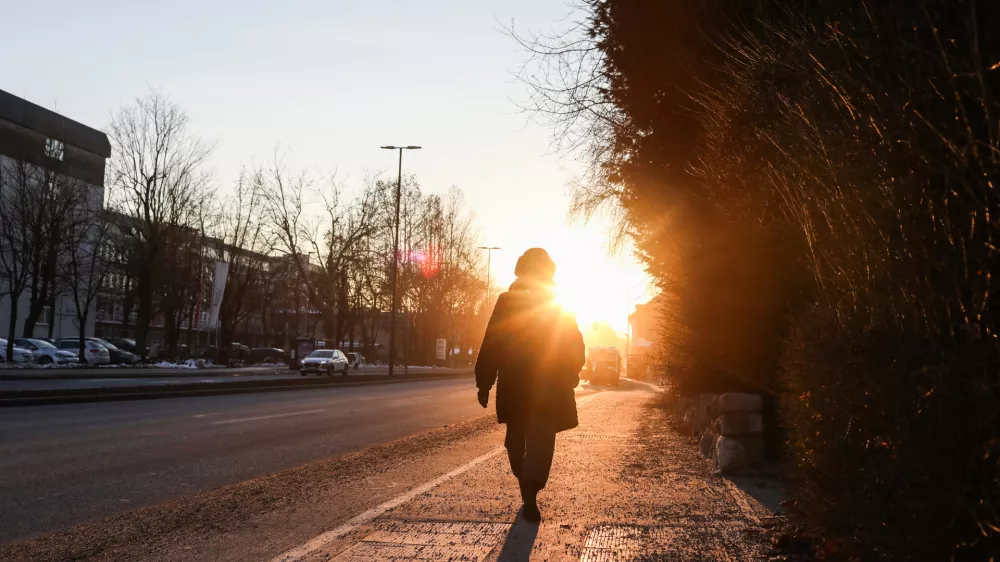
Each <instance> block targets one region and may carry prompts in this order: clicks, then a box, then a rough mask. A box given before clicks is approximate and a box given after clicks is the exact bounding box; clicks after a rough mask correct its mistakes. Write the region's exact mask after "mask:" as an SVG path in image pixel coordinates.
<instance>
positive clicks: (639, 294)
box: [499, 226, 651, 334]
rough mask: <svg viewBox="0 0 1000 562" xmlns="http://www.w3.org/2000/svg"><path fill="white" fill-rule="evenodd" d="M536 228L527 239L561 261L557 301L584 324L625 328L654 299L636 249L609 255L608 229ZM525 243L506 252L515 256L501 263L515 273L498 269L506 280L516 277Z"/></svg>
mask: <svg viewBox="0 0 1000 562" xmlns="http://www.w3.org/2000/svg"><path fill="white" fill-rule="evenodd" d="M535 234H536V235H537V239H533V240H532V241H530V242H528V243H529V244H531V245H532V246H537V247H542V248H545V250H546V251H547V252H548V253H549V255H550V256H551V257H552V259H553V261H555V262H556V277H555V296H556V302H557V303H558V304H559V305H560V306H561V307H562V308H563V309H564V310H565V311H567V312H569V313H571V314H573V315H574V316H576V319H577V322H578V323H579V325H580V327H581V329H582V328H585V327H590V326H591V325H592V324H594V323H595V322H596V323H599V324H607V325H608V326H609V327H610V328H611V329H612V330H614V331H616V332H618V333H620V334H624V333H626V332H627V331H628V316H629V314H630V313H631V311H632V310H633V309H634V306H635V305H636V304H637V303H643V302H646V301H647V300H649V296H650V295H648V294H647V287H650V286H651V285H650V284H649V283H648V277H647V276H646V275H645V273H644V272H643V271H642V268H641V267H640V266H639V264H638V263H637V262H636V261H635V259H634V258H633V257H632V254H631V253H629V252H628V251H627V250H623V251H622V252H620V253H618V254H616V255H610V254H609V253H608V252H607V245H606V241H607V239H606V236H605V234H603V231H601V230H599V229H595V228H583V227H579V226H577V227H566V228H562V229H553V230H551V231H549V232H546V233H535ZM533 238H535V237H534V236H533ZM529 247H530V246H529ZM526 249H527V247H524V248H520V247H519V248H516V250H515V251H511V252H510V253H509V254H508V255H504V256H503V257H502V258H501V259H506V260H509V261H510V262H511V263H510V265H509V266H502V269H501V271H504V272H510V273H501V274H500V275H499V278H500V279H501V280H502V283H501V284H504V283H506V284H509V283H510V281H513V275H511V273H513V269H514V264H513V262H514V261H516V259H517V256H519V255H521V253H523V251H524V250H526ZM508 267H509V269H508ZM508 279H509V280H508Z"/></svg>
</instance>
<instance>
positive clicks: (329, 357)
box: [299, 349, 351, 377]
mask: <svg viewBox="0 0 1000 562" xmlns="http://www.w3.org/2000/svg"><path fill="white" fill-rule="evenodd" d="M350 368H351V366H350V365H348V364H347V356H345V355H344V353H343V352H342V351H340V350H337V349H317V350H316V351H314V352H312V353H310V354H309V355H307V356H306V357H305V358H304V359H303V360H302V363H300V364H299V374H301V375H302V376H303V377H304V376H306V373H316V374H320V375H321V374H326V375H327V376H330V375H332V374H334V373H336V372H340V374H342V375H344V376H347V371H348V369H350Z"/></svg>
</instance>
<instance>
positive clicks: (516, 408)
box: [476, 248, 584, 522]
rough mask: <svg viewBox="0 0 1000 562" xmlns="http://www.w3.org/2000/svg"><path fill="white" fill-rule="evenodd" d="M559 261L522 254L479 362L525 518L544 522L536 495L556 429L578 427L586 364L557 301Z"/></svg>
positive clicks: (538, 253)
mask: <svg viewBox="0 0 1000 562" xmlns="http://www.w3.org/2000/svg"><path fill="white" fill-rule="evenodd" d="M555 272H556V264H555V263H554V262H553V261H552V259H551V258H550V257H549V254H548V253H547V252H546V251H545V250H543V249H541V248H532V249H530V250H528V251H527V252H525V253H524V255H522V256H521V257H520V258H519V259H518V260H517V266H516V267H515V268H514V274H515V275H517V280H516V281H514V283H513V284H511V286H510V289H509V290H508V291H507V292H505V293H503V294H501V295H500V297H499V298H497V304H496V307H495V308H494V309H493V314H492V316H490V321H489V325H488V326H487V328H486V336H485V337H484V338H483V345H482V347H481V348H480V350H479V357H478V359H477V360H476V386H477V387H478V388H479V403H480V404H482V406H483V407H484V408H485V407H486V405H487V403H488V402H489V396H490V388H492V387H493V383H494V382H495V383H496V385H497V421H498V422H499V423H505V424H507V437H506V439H504V446H505V447H506V448H507V455H508V456H509V457H510V469H511V472H513V473H514V476H516V477H517V479H518V481H519V482H520V486H521V498H522V499H523V500H524V508H523V510H522V515H523V516H524V518H525V520H527V521H533V522H537V521H540V520H541V513H540V512H539V511H538V504H537V502H536V498H537V495H538V491H539V490H541V489H542V488H544V487H545V483H546V482H547V481H548V478H549V469H550V467H551V466H552V454H553V452H554V451H555V444H556V433H558V432H560V431H566V430H567V429H572V428H574V427H576V426H577V424H578V421H577V416H576V395H575V394H574V391H573V389H574V388H575V387H576V385H577V384H579V383H580V369H581V368H582V367H583V363H584V347H583V336H581V334H580V329H579V328H578V327H577V324H576V319H575V318H574V317H573V316H572V315H570V314H567V313H566V312H564V311H563V310H562V309H560V307H559V306H558V305H557V304H556V303H555V299H554V293H553V291H554V288H555V285H554V283H553V281H552V278H553V276H554V275H555Z"/></svg>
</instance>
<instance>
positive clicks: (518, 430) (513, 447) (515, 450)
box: [503, 422, 524, 480]
mask: <svg viewBox="0 0 1000 562" xmlns="http://www.w3.org/2000/svg"><path fill="white" fill-rule="evenodd" d="M503 445H504V447H506V448H507V458H508V459H510V472H511V473H512V474H513V475H514V477H515V478H517V479H518V480H520V479H521V476H522V472H523V470H524V424H523V423H513V422H508V423H507V436H506V437H505V438H504V440H503Z"/></svg>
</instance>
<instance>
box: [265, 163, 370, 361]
mask: <svg viewBox="0 0 1000 562" xmlns="http://www.w3.org/2000/svg"><path fill="white" fill-rule="evenodd" d="M255 178H256V179H257V181H258V182H260V185H261V188H262V192H263V193H264V197H265V214H266V216H267V218H268V220H269V223H270V226H271V228H272V229H273V235H274V246H275V249H276V250H277V251H278V252H281V253H283V254H285V255H287V256H290V258H291V260H292V262H293V263H294V265H295V267H296V269H297V270H298V272H299V275H300V276H301V279H303V280H304V286H305V287H304V288H305V290H306V294H307V296H308V300H309V302H310V304H311V305H312V306H314V307H315V308H316V309H318V310H319V311H320V312H321V314H322V315H323V324H324V329H325V331H326V337H327V338H333V339H334V340H335V341H338V342H339V341H340V338H341V337H342V336H343V333H344V327H345V322H346V318H347V310H348V308H349V302H348V294H349V271H350V266H351V263H352V260H353V258H355V257H356V255H357V254H358V252H361V251H363V250H365V241H366V240H367V239H368V238H369V237H371V236H372V235H373V234H374V233H375V232H376V231H377V228H378V225H379V221H378V220H377V218H378V216H379V212H380V211H381V206H380V205H379V204H378V201H379V197H378V193H379V190H378V182H377V181H375V178H370V180H369V181H368V182H367V185H366V186H365V188H364V189H363V190H362V192H361V194H360V195H358V196H357V197H355V198H353V199H345V197H344V195H343V190H342V189H341V188H340V186H338V185H337V184H336V182H335V181H333V180H330V181H329V182H328V184H327V189H326V190H323V189H316V188H315V187H314V185H315V184H314V183H313V182H312V181H311V180H310V178H309V177H308V176H307V175H306V174H299V175H290V174H289V173H288V172H287V171H286V170H285V169H284V166H283V164H282V162H281V160H280V159H276V160H275V163H274V165H273V166H271V167H270V168H268V169H261V170H258V171H257V172H256V173H255ZM316 203H318V204H317V205H316V208H318V209H320V210H319V211H318V212H317V213H316V215H310V214H308V213H307V212H306V208H307V206H312V205H313V204H316ZM314 257H315V259H314Z"/></svg>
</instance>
